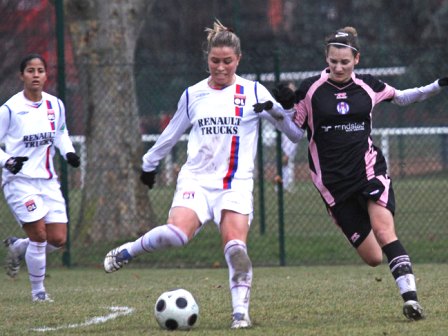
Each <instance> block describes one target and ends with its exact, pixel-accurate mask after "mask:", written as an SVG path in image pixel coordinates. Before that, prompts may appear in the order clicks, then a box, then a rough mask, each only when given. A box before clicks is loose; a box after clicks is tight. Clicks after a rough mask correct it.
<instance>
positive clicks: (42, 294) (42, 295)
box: [33, 292, 53, 302]
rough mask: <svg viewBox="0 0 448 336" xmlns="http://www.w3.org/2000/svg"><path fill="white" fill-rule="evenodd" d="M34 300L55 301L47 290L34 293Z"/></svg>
mask: <svg viewBox="0 0 448 336" xmlns="http://www.w3.org/2000/svg"><path fill="white" fill-rule="evenodd" d="M33 302H53V300H52V299H51V298H50V296H49V295H48V294H47V293H46V292H39V293H36V294H33Z"/></svg>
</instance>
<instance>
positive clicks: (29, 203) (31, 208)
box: [25, 200, 37, 212]
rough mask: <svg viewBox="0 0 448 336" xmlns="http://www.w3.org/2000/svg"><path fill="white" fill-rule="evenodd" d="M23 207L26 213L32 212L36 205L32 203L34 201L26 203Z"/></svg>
mask: <svg viewBox="0 0 448 336" xmlns="http://www.w3.org/2000/svg"><path fill="white" fill-rule="evenodd" d="M25 207H26V209H27V210H28V212H31V211H34V210H36V208H37V206H36V203H34V200H29V201H26V202H25Z"/></svg>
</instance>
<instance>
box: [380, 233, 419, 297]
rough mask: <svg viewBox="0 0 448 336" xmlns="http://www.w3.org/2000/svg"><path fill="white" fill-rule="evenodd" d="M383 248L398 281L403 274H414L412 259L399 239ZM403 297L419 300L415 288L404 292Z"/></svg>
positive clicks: (393, 274)
mask: <svg viewBox="0 0 448 336" xmlns="http://www.w3.org/2000/svg"><path fill="white" fill-rule="evenodd" d="M382 250H383V252H384V254H385V255H386V257H387V261H388V263H389V268H390V271H391V273H392V276H393V277H394V279H395V281H396V282H397V279H398V278H399V277H401V276H404V275H407V274H412V275H413V274H414V273H413V272H412V264H411V259H410V258H409V255H408V254H407V252H406V250H405V249H404V247H403V245H401V243H400V241H399V240H395V241H393V242H392V243H389V244H387V245H385V246H383V248H382ZM397 285H398V282H397ZM401 297H402V298H403V300H404V301H408V300H414V301H417V292H416V291H415V290H411V291H407V292H404V293H402V294H401Z"/></svg>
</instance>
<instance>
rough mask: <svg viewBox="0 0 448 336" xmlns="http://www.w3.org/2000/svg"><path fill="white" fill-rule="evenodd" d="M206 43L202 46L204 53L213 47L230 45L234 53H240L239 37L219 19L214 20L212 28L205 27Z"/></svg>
mask: <svg viewBox="0 0 448 336" xmlns="http://www.w3.org/2000/svg"><path fill="white" fill-rule="evenodd" d="M205 32H206V33H207V45H206V47H205V48H204V49H205V50H204V52H205V54H206V55H208V53H209V52H210V50H211V49H212V48H214V47H230V48H233V50H234V51H235V54H237V55H238V56H240V55H241V42H240V38H239V37H238V36H237V35H236V34H235V33H234V32H233V31H232V29H230V28H227V27H225V26H224V25H223V24H222V23H221V22H219V20H215V22H214V23H213V28H206V29H205Z"/></svg>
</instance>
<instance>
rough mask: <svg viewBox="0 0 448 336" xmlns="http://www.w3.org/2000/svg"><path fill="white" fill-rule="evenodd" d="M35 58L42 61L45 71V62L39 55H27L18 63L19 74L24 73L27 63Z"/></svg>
mask: <svg viewBox="0 0 448 336" xmlns="http://www.w3.org/2000/svg"><path fill="white" fill-rule="evenodd" d="M35 58H38V59H40V60H41V61H42V63H43V64H44V68H45V69H47V62H46V61H45V59H44V58H43V57H42V56H41V55H39V54H28V55H26V56H25V57H24V58H23V59H22V61H21V62H20V73H23V72H24V71H25V68H26V66H27V65H28V63H29V62H30V61H31V60H33V59H35Z"/></svg>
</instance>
